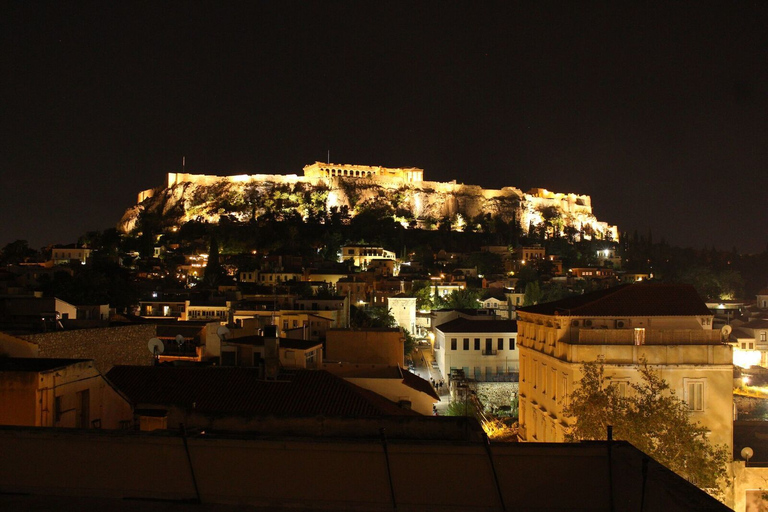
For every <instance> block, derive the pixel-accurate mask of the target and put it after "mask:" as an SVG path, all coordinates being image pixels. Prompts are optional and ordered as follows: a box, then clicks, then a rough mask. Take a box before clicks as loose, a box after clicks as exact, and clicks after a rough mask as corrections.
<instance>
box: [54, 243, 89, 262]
mask: <svg viewBox="0 0 768 512" xmlns="http://www.w3.org/2000/svg"><path fill="white" fill-rule="evenodd" d="M92 252H93V251H92V250H91V249H88V248H87V247H77V246H75V245H68V246H63V247H62V246H59V247H53V248H52V249H51V259H52V260H53V264H54V265H69V264H70V263H79V264H81V265H85V264H87V263H88V260H89V259H90V257H91V253H92Z"/></svg>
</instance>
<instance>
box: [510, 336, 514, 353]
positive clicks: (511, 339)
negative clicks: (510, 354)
mask: <svg viewBox="0 0 768 512" xmlns="http://www.w3.org/2000/svg"><path fill="white" fill-rule="evenodd" d="M509 350H515V338H509Z"/></svg>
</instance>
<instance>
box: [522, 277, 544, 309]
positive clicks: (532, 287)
mask: <svg viewBox="0 0 768 512" xmlns="http://www.w3.org/2000/svg"><path fill="white" fill-rule="evenodd" d="M543 295H544V294H543V293H542V291H541V285H539V282H538V281H533V282H530V283H528V284H526V285H525V298H524V299H523V306H533V305H535V304H538V303H539V302H541V299H542V297H543Z"/></svg>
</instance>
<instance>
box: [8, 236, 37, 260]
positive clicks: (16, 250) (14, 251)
mask: <svg viewBox="0 0 768 512" xmlns="http://www.w3.org/2000/svg"><path fill="white" fill-rule="evenodd" d="M36 254H37V251H35V250H34V249H30V248H29V243H28V242H27V241H26V240H16V241H15V242H11V243H9V244H6V245H5V247H3V248H2V249H1V250H0V264H2V265H11V264H17V263H21V262H23V261H25V260H26V259H27V258H30V257H33V256H35V255H36Z"/></svg>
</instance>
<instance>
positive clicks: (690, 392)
mask: <svg viewBox="0 0 768 512" xmlns="http://www.w3.org/2000/svg"><path fill="white" fill-rule="evenodd" d="M683 382H684V385H685V403H687V404H688V410H689V411H699V412H700V411H703V410H704V382H705V379H683Z"/></svg>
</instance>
